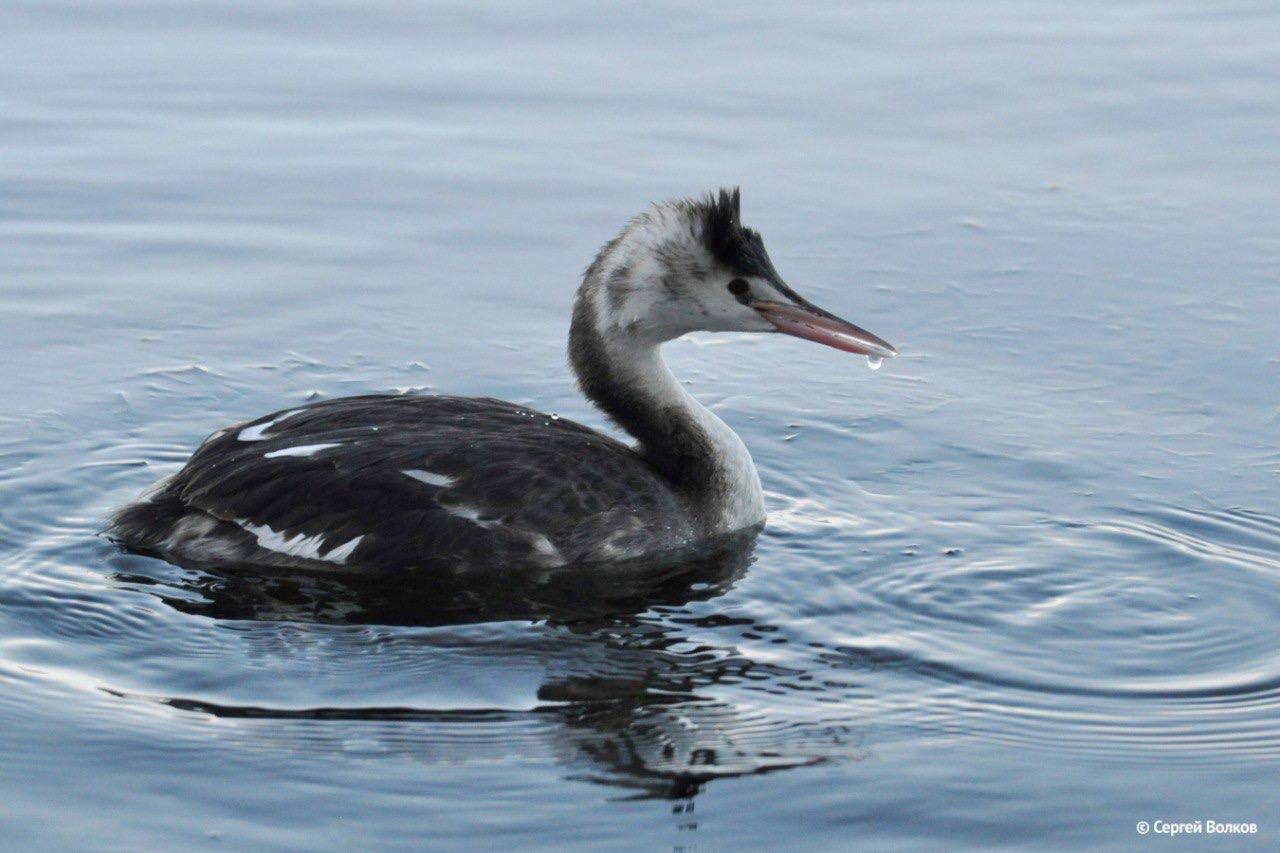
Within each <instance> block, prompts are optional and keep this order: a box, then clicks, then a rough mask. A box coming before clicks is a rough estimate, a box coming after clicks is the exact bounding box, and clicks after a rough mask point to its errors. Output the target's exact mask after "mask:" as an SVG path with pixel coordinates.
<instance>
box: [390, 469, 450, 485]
mask: <svg viewBox="0 0 1280 853" xmlns="http://www.w3.org/2000/svg"><path fill="white" fill-rule="evenodd" d="M400 473H401V474H404V475H405V476H406V477H409V478H410V479H413V480H417V481H418V482H419V483H426V484H427V485H428V486H439V487H440V488H442V489H447V488H448V487H449V486H452V485H453V483H454V479H453V478H452V477H446V476H445V475H444V474H437V473H436V472H434V471H420V470H409V471H401V472H400Z"/></svg>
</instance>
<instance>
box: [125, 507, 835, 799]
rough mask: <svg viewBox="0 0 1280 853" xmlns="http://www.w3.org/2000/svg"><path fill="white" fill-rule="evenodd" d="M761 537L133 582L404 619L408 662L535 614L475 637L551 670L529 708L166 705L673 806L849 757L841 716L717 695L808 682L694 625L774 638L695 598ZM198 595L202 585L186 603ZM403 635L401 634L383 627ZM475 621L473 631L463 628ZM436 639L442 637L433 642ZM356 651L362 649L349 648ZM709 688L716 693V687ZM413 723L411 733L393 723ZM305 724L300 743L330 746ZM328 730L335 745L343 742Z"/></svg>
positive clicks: (266, 617)
mask: <svg viewBox="0 0 1280 853" xmlns="http://www.w3.org/2000/svg"><path fill="white" fill-rule="evenodd" d="M756 533H757V531H750V532H748V533H745V534H739V535H736V536H733V537H730V538H726V539H721V540H718V541H716V542H715V543H713V544H712V545H711V546H710V547H707V548H704V549H702V550H700V551H699V552H698V553H690V554H683V555H681V557H680V559H670V558H669V559H666V560H662V561H657V560H648V561H643V562H636V561H633V562H628V563H625V564H614V565H595V566H577V567H572V566H571V567H561V568H556V569H548V570H544V571H542V572H539V573H536V574H531V573H521V574H518V575H514V576H513V575H506V576H502V575H491V576H483V575H482V576H476V575H465V576H462V575H460V576H455V577H442V576H439V575H434V576H423V575H424V574H425V573H422V574H415V573H412V572H405V573H403V574H401V575H396V576H391V575H382V576H371V575H369V574H367V573H366V574H363V575H339V574H323V575H319V574H312V575H303V574H299V573H297V572H296V571H290V572H288V573H281V574H278V575H272V574H264V573H263V572H262V571H261V569H257V570H255V571H253V572H250V571H246V570H225V571H219V572H218V573H217V574H212V573H210V572H208V571H199V572H194V573H192V574H189V575H188V576H187V577H186V578H185V579H184V580H182V581H181V582H180V583H181V587H182V588H180V589H178V590H173V589H171V585H172V584H173V583H174V581H173V580H172V576H170V577H168V578H166V579H165V582H164V583H156V579H155V578H146V577H142V576H139V575H135V574H118V575H117V576H116V577H117V580H119V581H122V582H128V583H146V584H147V587H146V588H147V589H148V590H149V591H150V592H152V593H153V594H156V595H159V597H160V598H162V599H163V600H164V601H165V602H166V603H167V604H169V605H170V606H172V607H173V608H175V609H177V610H180V611H183V612H186V613H191V614H196V615H200V616H205V617H212V618H216V619H219V620H235V621H250V622H258V623H272V622H274V623H294V624H295V625H296V624H298V623H311V624H321V625H324V624H328V625H368V626H404V627H406V628H416V629H428V630H424V631H412V632H410V633H411V634H412V635H413V639H414V642H415V643H418V645H416V646H415V647H414V648H415V653H416V654H428V655H429V654H431V652H432V649H433V645H432V643H433V639H435V640H437V641H441V642H445V643H448V644H449V645H450V648H451V649H453V648H456V645H457V643H458V636H457V635H456V634H451V635H450V636H449V637H448V638H438V637H437V636H436V635H437V633H438V632H437V631H436V630H435V629H447V627H449V626H463V625H475V624H477V623H496V622H515V623H519V622H528V623H531V624H530V630H534V631H539V632H543V636H544V637H545V636H546V635H548V634H549V635H551V636H550V641H549V642H539V643H536V644H534V645H533V646H524V647H521V646H519V644H512V645H511V646H510V647H505V646H504V647H500V648H498V649H497V650H496V651H495V649H494V646H493V645H491V644H484V649H483V651H484V655H483V659H484V663H483V665H484V666H486V667H489V666H497V667H499V668H501V667H510V668H511V669H512V670H513V671H514V670H520V669H525V670H527V669H528V666H529V663H530V661H529V658H530V657H532V658H534V663H535V664H536V665H537V666H539V667H540V668H541V670H542V671H543V673H544V675H543V676H542V678H541V684H540V685H539V686H538V689H537V703H536V705H535V706H534V707H532V708H531V709H528V710H514V711H506V710H501V709H496V710H494V709H483V710H475V709H462V710H459V709H447V708H445V709H442V708H412V707H355V708H342V707H324V708H304V709H273V708H269V707H246V706H229V705H224V704H218V703H214V702H208V701H203V700H200V699H196V698H191V697H167V698H162V699H160V700H159V701H162V702H163V703H164V704H167V705H169V706H171V707H174V708H178V709H180V710H185V711H191V712H198V713H205V714H210V715H214V716H217V717H221V718H230V719H238V720H246V721H277V722H281V721H289V720H307V721H321V720H323V721H332V722H334V723H335V724H338V725H339V727H340V722H341V721H344V720H345V721H351V722H355V721H359V722H360V724H362V725H367V724H369V723H381V724H386V725H388V726H398V727H401V728H399V729H397V730H396V732H395V734H394V736H393V737H388V738H385V739H384V741H385V742H388V743H390V744H393V745H392V746H390V747H389V748H385V749H384V747H383V746H381V745H379V747H378V751H379V752H383V751H393V752H404V753H405V754H408V755H412V756H415V757H418V758H421V759H424V760H429V761H436V762H441V761H449V762H458V761H466V760H468V759H484V758H492V757H495V756H496V755H497V754H499V753H502V752H504V751H505V752H507V753H514V752H515V751H520V752H522V753H523V754H530V753H534V754H536V753H539V752H541V753H543V754H548V755H549V757H550V758H552V759H554V760H555V761H557V762H559V763H561V764H563V765H564V766H566V767H567V768H568V769H569V773H568V776H569V778H572V779H582V780H588V781H591V782H596V783H600V784H606V785H611V786H615V787H620V788H623V789H626V790H628V791H630V792H631V793H630V794H629V797H640V798H652V797H659V798H669V799H673V800H677V801H679V802H678V804H677V806H676V809H677V811H678V812H680V813H683V812H686V811H687V810H689V809H690V808H691V807H692V803H691V798H692V797H694V796H695V795H696V794H697V793H698V792H699V791H700V790H701V789H702V787H703V786H704V785H705V784H706V783H707V782H708V781H710V780H713V779H717V778H725V777H733V776H742V775H747V774H754V773H763V772H768V771H774V770H782V769H786V768H791V767H797V766H802V765H809V764H815V763H818V762H821V761H824V760H826V759H828V758H832V757H836V756H843V757H854V756H855V755H856V752H857V748H858V744H857V738H856V735H855V734H854V733H853V732H852V731H851V729H850V727H849V725H848V724H847V723H844V722H841V723H834V724H832V723H827V722H822V723H818V722H813V721H810V720H806V721H796V720H790V719H779V718H776V715H775V714H772V713H770V712H769V711H768V710H766V709H765V706H761V705H756V704H754V703H749V702H745V701H737V700H726V699H725V697H724V696H723V694H724V693H726V692H731V691H733V690H734V689H735V688H734V687H733V686H734V685H742V687H740V688H737V689H747V690H750V689H752V688H757V689H766V690H768V691H769V692H770V693H776V692H777V689H778V687H779V685H780V684H782V683H794V682H796V681H797V680H801V681H803V680H805V674H804V673H803V672H799V671H797V670H796V669H795V668H789V667H784V666H780V665H777V664H774V663H770V662H766V661H760V660H755V659H753V658H752V657H750V656H749V655H747V654H744V653H742V652H741V651H739V649H738V648H737V647H736V646H734V645H730V644H723V645H722V644H719V643H717V642H715V641H714V640H713V641H710V642H709V641H708V639H707V638H706V637H705V636H702V634H705V633H708V632H714V631H716V630H720V629H731V630H735V631H742V630H748V631H749V630H753V629H754V630H759V631H768V630H769V626H757V625H756V624H755V623H754V622H753V621H752V620H750V619H745V618H740V617H732V616H725V615H720V614H715V613H701V612H700V611H699V609H698V608H697V607H696V603H697V602H701V601H706V600H709V599H713V598H716V597H718V596H721V595H723V594H724V593H725V592H727V591H728V590H729V589H730V588H731V587H732V586H733V585H734V583H735V582H737V581H738V580H739V579H740V578H741V577H742V575H743V574H744V573H745V571H746V569H747V567H748V566H749V565H750V563H751V562H752V559H753V557H752V553H753V548H754V544H755V537H756ZM193 593H194V595H193ZM393 630H397V629H393ZM473 630H474V629H473ZM436 648H439V647H436ZM350 653H351V654H359V647H357V646H353V647H352V648H351V649H350ZM712 692H715V693H716V694H719V695H714V696H713V695H710V694H711V693H712ZM404 726H413V727H414V730H413V732H412V733H411V734H409V735H406V734H405V732H404V730H403V727H404ZM254 728H255V731H256V735H255V736H257V737H266V738H273V739H274V738H280V737H284V738H285V739H286V740H287V739H288V738H289V735H288V733H287V732H284V731H280V730H279V729H280V727H278V726H277V727H273V728H272V729H263V728H261V727H254ZM324 742H325V741H324V739H323V738H322V739H319V740H318V739H317V738H316V736H315V732H314V730H313V729H312V730H309V731H308V735H307V742H306V744H305V745H299V746H301V747H302V748H315V747H316V746H317V745H318V744H320V743H324ZM343 744H344V740H343V737H342V736H341V734H339V733H335V735H334V737H333V738H332V739H331V740H330V741H328V748H343Z"/></svg>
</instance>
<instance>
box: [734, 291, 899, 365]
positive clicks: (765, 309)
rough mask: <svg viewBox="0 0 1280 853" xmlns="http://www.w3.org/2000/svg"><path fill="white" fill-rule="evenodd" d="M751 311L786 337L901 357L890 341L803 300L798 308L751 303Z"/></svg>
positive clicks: (888, 356)
mask: <svg viewBox="0 0 1280 853" xmlns="http://www.w3.org/2000/svg"><path fill="white" fill-rule="evenodd" d="M751 307H752V308H754V309H756V310H757V311H759V312H760V314H761V315H762V316H763V317H764V318H765V319H766V320H768V321H769V322H770V323H772V324H773V326H774V328H776V329H777V330H778V331H779V332H782V333H783V334H785V335H794V336H795V337H797V338H804V339H805V340H808V341H815V342H817V343H820V344H826V345H827V346H829V347H835V348H836V349H838V350H844V351H845V352H853V353H857V354H858V355H865V356H870V357H872V358H893V357H894V356H895V355H897V354H898V351H897V350H896V349H894V348H893V346H892V345H890V344H889V342H888V341H885V340H883V339H882V338H878V337H876V336H875V335H873V334H871V333H870V332H868V331H867V330H866V329H861V328H859V327H857V326H855V325H853V324H852V323H850V322H848V321H847V320H841V319H840V318H839V317H837V316H836V315H834V314H831V313H828V312H826V311H823V310H822V309H821V308H819V307H818V306H816V305H811V304H809V303H808V302H805V301H804V300H798V302H797V303H796V304H787V303H784V302H752V303H751Z"/></svg>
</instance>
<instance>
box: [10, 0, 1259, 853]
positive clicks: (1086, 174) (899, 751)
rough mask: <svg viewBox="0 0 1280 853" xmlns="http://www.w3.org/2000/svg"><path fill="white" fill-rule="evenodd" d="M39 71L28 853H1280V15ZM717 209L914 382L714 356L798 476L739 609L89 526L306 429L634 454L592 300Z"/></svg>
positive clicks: (24, 77) (468, 9) (1016, 14)
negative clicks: (891, 353) (700, 198)
mask: <svg viewBox="0 0 1280 853" xmlns="http://www.w3.org/2000/svg"><path fill="white" fill-rule="evenodd" d="M0 28H2V30H3V32H4V33H5V39H4V41H5V49H4V56H3V58H0V360H2V364H3V366H2V367H0V828H2V829H3V836H4V838H5V842H6V845H7V846H10V845H11V846H14V847H18V848H22V849H26V848H31V849H55V848H61V849H71V848H81V849H83V848H85V847H93V848H98V849H120V850H126V849H128V850H133V849H139V848H141V847H156V848H159V847H165V848H169V847H175V846H176V847H197V848H198V847H203V846H208V847H211V848H212V847H218V848H220V849H227V848H230V849H247V848H252V849H257V850H264V849H270V850H302V849H317V848H351V847H355V848H367V847H373V846H377V847H385V848H417V847H424V846H426V847H430V848H432V849H449V848H469V847H477V846H486V847H487V846H496V845H499V844H506V845H516V846H518V847H520V848H521V849H524V848H545V849H563V848H566V847H568V848H575V847H576V848H582V849H601V848H610V849H614V848H616V849H655V848H657V849H662V848H668V847H669V848H671V849H680V850H687V849H694V848H695V847H696V848H699V849H710V850H715V849H732V848H757V849H758V848H775V847H779V846H783V845H786V846H787V847H790V848H799V849H819V848H828V849H849V848H851V847H857V846H859V845H862V844H865V845H868V846H874V847H878V848H880V849H888V848H891V849H895V850H912V849H920V850H926V849H948V850H950V849H958V848H969V847H973V848H978V847H985V846H989V845H994V844H1002V843H1003V844H1009V845H1016V846H1018V847H1035V846H1043V847H1045V848H1050V849H1060V848H1061V847H1062V846H1064V845H1077V846H1089V847H1096V848H1111V849H1132V848H1133V847H1135V846H1139V847H1140V846H1144V845H1146V844H1151V845H1153V846H1157V845H1166V846H1168V845H1169V840H1168V839H1161V838H1147V839H1145V840H1144V839H1142V838H1141V837H1140V836H1139V835H1137V833H1136V831H1135V826H1136V824H1137V822H1138V821H1142V820H1146V821H1158V820H1205V819H1214V820H1221V821H1237V822H1240V821H1243V822H1256V823H1257V824H1258V833H1257V835H1253V836H1247V837H1242V838H1233V839H1228V840H1226V841H1220V840H1218V841H1219V842H1220V843H1219V844H1218V845H1217V846H1224V847H1225V846H1229V847H1231V848H1232V849H1246V848H1250V847H1265V846H1271V847H1274V846H1275V845H1276V844H1277V842H1278V841H1280V816H1278V815H1277V811H1276V808H1275V792H1276V789H1277V785H1278V784H1280V643H1277V630H1276V629H1277V624H1278V623H1277V617H1278V616H1280V488H1278V487H1280V391H1278V389H1280V281H1278V280H1277V269H1280V224H1278V223H1280V146H1277V144H1276V140H1277V139H1278V138H1280V94H1278V93H1280V12H1277V11H1276V9H1275V7H1274V5H1273V4H1271V3H1268V2H1265V0H1260V1H1259V2H1225V3H1214V2H1209V3H1204V2H1169V0H1150V2H1129V3H1124V4H1117V3H1101V2H1099V3H1093V2H1087V3H1070V4H1057V3H1047V2H1007V3H1001V2H991V3H984V4H978V5H974V4H969V5H961V4H951V3H940V2H926V3H915V4H886V3H873V4H863V5H860V6H857V7H853V8H848V7H845V6H844V5H843V4H830V5H822V4H808V5H806V6H805V7H804V8H803V9H801V8H788V7H786V6H776V7H769V6H763V5H755V4H750V3H748V4H735V5H734V6H733V8H732V9H728V8H722V7H717V6H706V7H705V8H691V7H687V6H682V5H674V4H657V5H654V4H647V5H645V4H630V5H626V6H618V7H614V8H596V7H588V6H586V5H574V4H566V3H561V4H556V5H555V7H554V10H553V9H550V8H546V7H545V4H536V3H513V4H504V5H502V6H501V7H494V8H491V9H488V10H483V9H479V8H476V7H474V5H473V4H467V3H459V4H449V5H444V4H431V5H423V4H411V3H403V2H363V3H347V2H330V3H323V4H312V3H293V2H290V3H272V4H263V3H250V2H217V3H215V2H185V3H176V2H173V3H170V2H160V1H159V0H153V2H120V3H113V4H98V3H87V2H55V0H39V2H26V1H25V0H8V2H6V3H4V4H3V7H2V8H0ZM720 184H741V185H742V187H743V198H744V202H743V203H744V215H745V218H746V220H747V221H748V222H749V223H750V224H753V225H754V226H756V227H757V228H759V229H760V230H761V231H762V232H763V234H764V236H765V239H766V242H767V244H768V245H769V247H770V250H771V253H772V255H773V258H774V260H775V262H776V263H777V265H778V267H779V269H780V270H781V272H782V273H783V275H784V276H785V277H786V278H787V279H788V280H789V282H790V283H791V284H792V285H793V286H794V287H796V288H797V289H798V290H799V291H800V292H802V293H804V294H805V295H807V296H808V297H810V298H811V299H813V300H814V301H816V302H818V303H819V304H822V305H824V306H826V307H828V308H830V309H832V310H834V311H836V312H837V313H839V314H841V315H843V316H847V317H849V318H850V319H852V320H854V321H855V322H857V323H860V324H862V325H864V326H866V327H867V328H869V329H871V330H873V331H875V332H877V333H879V334H881V335H883V336H884V337H885V338H887V339H888V340H890V341H892V342H893V343H894V344H896V345H897V346H898V347H899V348H900V349H901V350H902V353H903V355H902V357H901V358H899V359H896V360H894V361H892V362H890V363H887V364H886V365H885V366H884V367H883V368H882V369H881V370H880V371H878V372H871V371H869V370H867V368H866V365H865V363H864V362H863V361H862V360H861V359H858V358H855V357H850V356H847V355H844V354H842V353H838V352H835V351H833V350H824V349H820V348H818V347H815V346H813V345H809V344H805V343H802V342H799V341H795V340H792V339H781V338H779V337H778V336H757V337H752V336H733V335H730V336H720V337H712V336H703V337H695V338H692V339H688V340H682V341H679V342H677V343H675V344H673V345H671V346H670V347H669V357H670V360H671V362H672V364H673V366H674V368H675V369H676V370H677V372H678V373H679V374H680V375H681V376H682V377H684V378H686V379H687V380H688V381H689V383H690V384H691V387H692V389H693V390H694V391H695V393H697V394H698V395H699V396H700V397H701V398H702V399H703V400H704V401H706V402H707V403H708V404H710V405H711V406H713V407H714V408H715V410H716V411H717V412H718V413H720V414H721V416H723V417H724V419H725V420H727V421H728V422H729V423H730V424H731V425H732V426H733V427H734V428H735V429H737V430H738V431H739V432H740V433H741V434H742V436H743V438H744V439H745V441H746V443H747V445H748V446H749V447H750V448H751V450H752V452H753V453H754V455H755V458H756V461H757V463H758V465H759V468H760V471H761V476H762V478H763V481H764V483H765V488H766V490H767V492H768V502H769V508H770V510H771V514H772V515H771V523H770V525H769V527H768V528H767V530H766V531H765V532H764V534H763V535H762V536H761V538H760V540H759V541H758V543H757V545H756V548H755V552H754V556H753V559H752V561H751V564H750V565H749V566H747V567H746V568H745V570H744V571H740V572H738V573H736V574H734V575H732V576H730V577H728V578H719V579H714V580H710V581H706V582H699V583H694V584H692V585H691V586H690V587H689V590H687V591H686V593H685V594H678V595H674V596H666V597H665V598H661V599H658V598H655V599H654V600H653V601H648V602H643V601H642V602H641V603H640V604H639V605H638V606H636V607H635V608H634V612H632V613H622V614H618V615H610V616H605V617H602V618H597V619H592V620H587V621H582V622H572V621H570V622H567V623H566V622H563V621H559V620H554V619H553V620H534V621H530V620H529V619H520V618H506V619H503V620H502V621H490V622H479V623H469V624H452V625H450V624H443V625H441V624H434V625H424V624H414V622H415V620H414V618H413V616H414V610H413V608H412V607H408V608H405V607H400V608H398V609H397V608H391V610H390V611H387V610H384V609H382V608H381V607H380V606H373V607H366V608H364V609H361V607H360V606H359V604H358V602H356V601H355V600H354V599H353V596H352V595H351V594H350V593H349V592H344V591H343V590H326V589H320V590H299V589H292V588H287V589H283V590H276V591H274V592H273V593H271V595H274V596H275V598H276V599H278V601H276V603H275V604H273V605H270V606H267V605H263V604H262V598H263V596H264V593H263V592H262V591H261V590H254V589H248V590H245V589H240V588H239V587H237V586H236V583H235V582H234V581H233V580H231V579H226V578H218V577H213V576H208V575H201V574H200V573H198V572H192V571H185V570H181V569H178V568H175V567H172V566H169V565H167V564H165V563H163V562H160V561H157V560H152V559H147V558H142V557H135V556H126V555H122V554H120V553H117V552H116V551H115V550H114V549H113V548H112V547H111V546H110V545H109V544H108V543H106V542H104V541H103V540H102V539H100V538H98V537H97V536H96V535H95V533H96V531H97V530H98V529H99V528H100V525H101V522H102V519H103V517H104V516H105V514H106V513H107V512H108V511H109V510H110V509H111V508H112V507H114V506H117V505H119V504H120V503H122V502H124V501H126V500H128V499H130V498H132V497H133V496H135V495H136V494H137V493H138V492H139V491H141V490H142V489H144V488H145V487H146V486H148V485H149V484H150V483H152V482H153V481H155V480H156V479H157V478H159V477H161V476H163V475H165V474H167V473H169V472H172V471H174V470H176V468H177V467H178V466H179V465H180V464H181V463H182V461H183V460H184V458H185V456H186V455H187V454H188V453H189V452H190V450H191V449H192V448H193V447H194V445H195V444H196V443H197V442H198V441H199V440H200V439H201V438H203V437H204V436H205V435H206V434H208V433H209V432H210V431H212V430H213V429H215V428H218V427H220V426H223V425H226V424H228V423H231V422H234V421H237V420H241V419H245V418H247V417H251V416H254V415H257V414H260V413H264V412H266V411H270V410H274V409H279V408H282V407H285V406H289V405H292V404H296V403H298V402H300V401H304V400H309V399H315V398H321V397H333V396H338V395H343V394H351V393H364V392H373V391H385V390H391V389H396V390H415V391H425V392H447V393H463V394H477V395H493V396H498V397H505V398H508V399H512V400H516V401H518V402H520V403H523V404H528V405H531V406H536V407H540V408H542V409H545V410H548V411H555V412H559V413H560V414H562V415H565V416H569V417H574V418H578V419H582V420H584V421H586V422H588V423H591V424H594V425H599V426H604V424H603V421H602V419H601V418H600V417H599V416H598V415H596V414H595V413H594V412H592V410H591V409H590V408H589V406H588V405H587V404H586V403H584V401H583V400H582V399H580V398H579V397H578V395H577V394H576V393H575V391H574V388H573V386H572V383H571V381H570V379H569V376H568V374H567V371H566V368H565V364H564V357H563V344H564V337H565V334H566V330H567V323H568V316H567V315H568V308H569V305H570V300H571V297H572V294H573V290H574V287H575V285H576V282H577V278H578V276H579V274H580V272H581V270H582V269H583V268H584V267H585V265H586V262H587V261H588V260H589V258H590V257H591V255H592V253H593V252H594V251H595V249H596V248H597V247H598V245H599V244H600V243H601V242H603V241H604V240H605V239H607V238H608V237H609V236H610V235H611V234H612V233H613V232H614V231H615V230H616V229H617V228H618V226H619V225H620V224H621V223H622V221H623V220H624V219H625V218H626V217H627V216H629V215H631V214H632V213H634V212H635V211H637V210H638V209H639V208H640V207H642V206H643V205H644V204H645V203H646V202H648V201H651V200H658V199H662V198H666V197H670V196H675V195H683V194H689V193H697V192H701V191H704V190H707V189H710V188H713V187H715V186H718V185H720ZM266 597H267V598H270V597H271V596H269V595H268V596H266ZM392 597H393V598H394V596H392ZM392 611H394V612H392ZM406 611H407V612H406ZM458 621H459V622H460V623H465V622H466V620H465V619H463V618H462V617H460V618H459V620H458ZM1185 842H1186V844H1184V845H1181V846H1201V845H1205V846H1207V845H1210V844H1212V843H1214V842H1215V839H1213V838H1209V837H1207V836H1197V837H1192V838H1189V839H1185Z"/></svg>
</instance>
